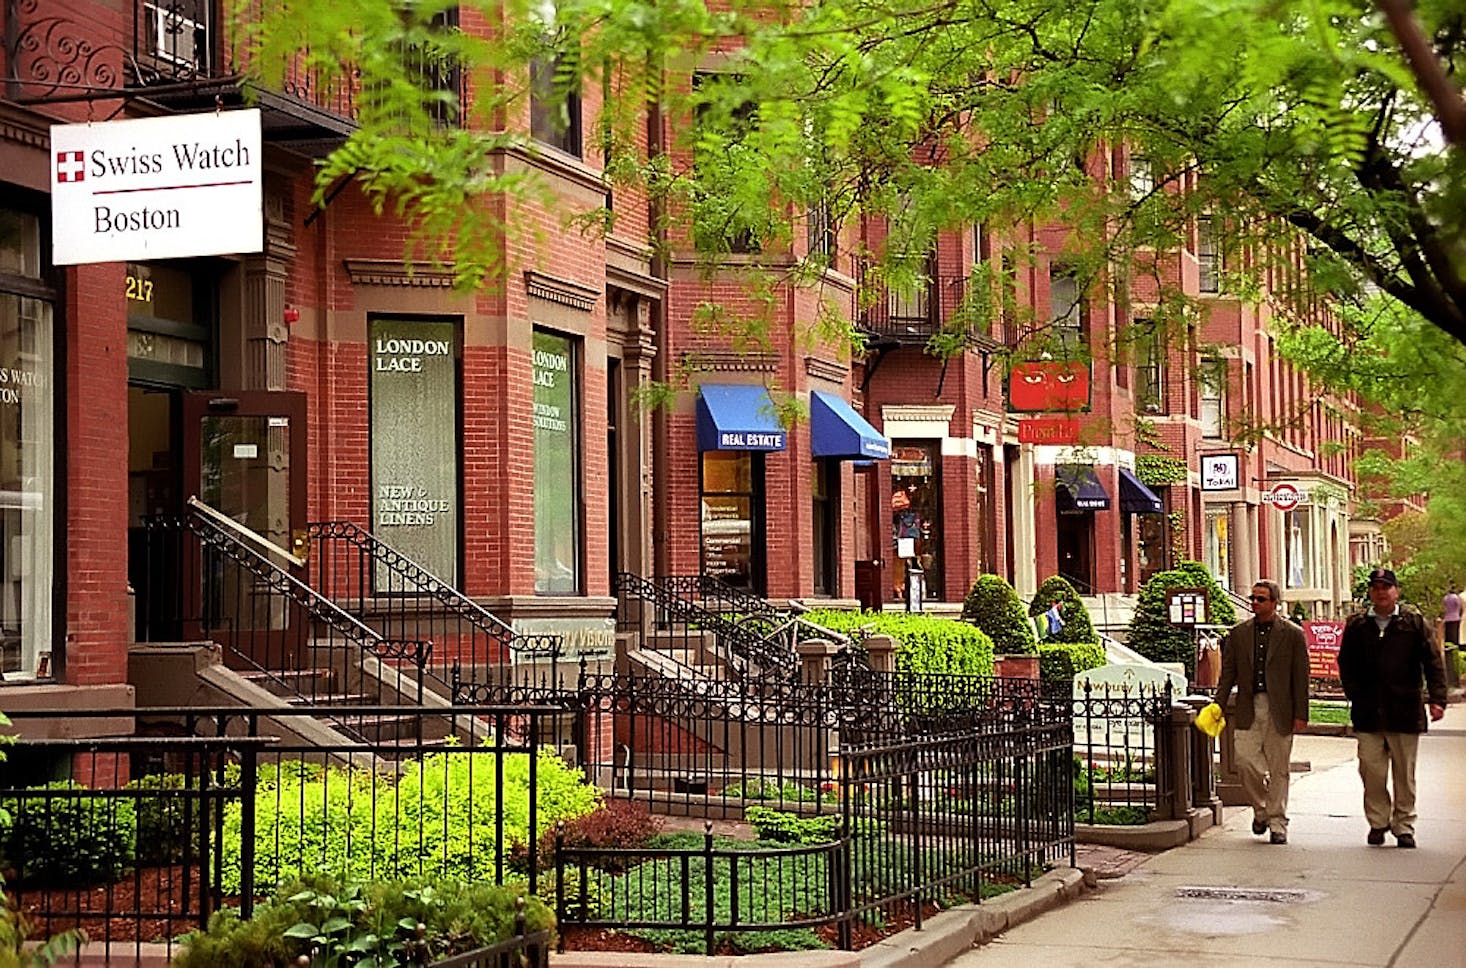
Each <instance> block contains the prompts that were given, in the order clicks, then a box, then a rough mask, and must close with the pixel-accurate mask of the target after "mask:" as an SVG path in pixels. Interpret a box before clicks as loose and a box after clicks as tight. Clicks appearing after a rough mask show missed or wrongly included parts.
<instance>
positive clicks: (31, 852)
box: [4, 780, 137, 887]
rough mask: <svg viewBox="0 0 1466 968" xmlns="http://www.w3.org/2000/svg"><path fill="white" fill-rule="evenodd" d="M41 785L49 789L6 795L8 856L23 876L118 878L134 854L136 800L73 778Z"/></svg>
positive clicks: (58, 880) (40, 879)
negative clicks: (43, 792) (91, 788)
mask: <svg viewBox="0 0 1466 968" xmlns="http://www.w3.org/2000/svg"><path fill="white" fill-rule="evenodd" d="M41 789H44V790H49V791H53V792H52V793H50V794H47V795H40V794H37V795H33V796H26V797H15V798H7V799H6V800H5V802H4V810H6V811H8V812H9V813H10V826H9V828H8V830H7V836H6V847H5V856H6V858H7V860H9V862H10V864H11V866H12V867H14V868H15V870H16V872H17V874H18V876H19V878H20V880H21V881H23V882H26V883H31V884H63V885H66V886H68V887H70V886H72V885H75V884H90V883H94V882H96V881H115V880H116V879H117V878H119V877H121V876H122V874H123V872H124V871H126V870H128V869H129V868H131V867H132V864H133V860H134V858H135V856H136V846H137V820H136V816H135V814H134V810H133V805H132V802H131V801H129V800H122V799H116V798H107V797H101V796H98V795H96V794H94V793H92V792H91V791H89V790H88V789H87V788H86V787H84V786H82V785H81V784H79V783H77V782H75V781H73V780H57V781H55V782H52V783H48V784H46V785H45V786H44V787H42V788H41Z"/></svg>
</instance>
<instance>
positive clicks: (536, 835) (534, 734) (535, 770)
mask: <svg viewBox="0 0 1466 968" xmlns="http://www.w3.org/2000/svg"><path fill="white" fill-rule="evenodd" d="M419 721H420V720H419ZM539 761H540V723H539V716H538V714H537V713H534V712H531V713H530V714H529V892H530V893H531V894H535V893H538V891H539V882H540V865H539V857H540V825H539V800H540V787H539Z"/></svg>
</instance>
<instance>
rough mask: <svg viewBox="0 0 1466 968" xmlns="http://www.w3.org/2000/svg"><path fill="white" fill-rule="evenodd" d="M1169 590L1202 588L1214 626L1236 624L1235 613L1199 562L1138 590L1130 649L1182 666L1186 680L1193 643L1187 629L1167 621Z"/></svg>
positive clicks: (1158, 577)
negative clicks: (1204, 590)
mask: <svg viewBox="0 0 1466 968" xmlns="http://www.w3.org/2000/svg"><path fill="white" fill-rule="evenodd" d="M1172 588H1205V589H1206V590H1207V591H1206V595H1207V601H1208V604H1209V611H1210V613H1211V621H1212V623H1213V624H1215V625H1231V624H1233V623H1234V622H1236V621H1237V610H1236V609H1235V608H1233V607H1232V602H1231V600H1230V599H1228V598H1227V596H1226V593H1225V592H1223V591H1222V587H1221V586H1220V585H1218V584H1217V582H1216V579H1214V578H1212V576H1211V572H1209V571H1207V569H1206V566H1205V565H1203V564H1202V563H1201V562H1199V561H1183V562H1181V564H1180V565H1178V566H1177V567H1176V568H1173V569H1171V570H1169V571H1162V572H1159V573H1157V574H1155V575H1152V576H1151V578H1150V580H1149V581H1147V582H1146V583H1145V584H1144V585H1143V586H1142V587H1141V589H1140V595H1139V598H1138V600H1137V601H1136V604H1135V617H1134V619H1133V620H1132V621H1131V623H1130V642H1129V645H1130V647H1131V648H1132V649H1134V650H1135V651H1136V652H1139V653H1140V654H1141V655H1143V656H1145V657H1146V658H1147V659H1150V660H1151V661H1152V662H1180V663H1182V664H1183V665H1184V666H1185V667H1186V675H1187V677H1188V678H1190V677H1191V676H1194V675H1195V674H1196V642H1195V639H1194V638H1193V637H1192V632H1191V630H1190V629H1188V628H1186V627H1184V626H1175V625H1172V624H1171V623H1170V622H1169V621H1168V616H1167V614H1166V592H1167V591H1168V590H1170V589H1172Z"/></svg>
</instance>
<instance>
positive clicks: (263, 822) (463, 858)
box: [220, 750, 601, 893]
mask: <svg viewBox="0 0 1466 968" xmlns="http://www.w3.org/2000/svg"><path fill="white" fill-rule="evenodd" d="M493 755H494V754H488V753H473V752H450V753H436V754H433V755H431V756H426V757H424V758H423V759H422V760H412V761H409V762H406V763H404V764H402V767H401V769H400V771H399V772H398V773H396V774H394V775H392V776H387V775H383V774H380V773H375V772H372V771H370V770H362V769H343V768H341V767H336V766H329V767H327V766H321V765H319V764H313V763H306V762H303V761H299V760H287V761H285V762H283V763H280V764H279V765H277V766H273V767H265V766H262V767H261V768H260V771H259V777H258V782H257V783H256V787H255V790H256V792H255V818H256V819H255V824H256V827H255V831H251V835H254V834H255V833H256V832H258V836H259V842H258V845H257V846H256V849H255V884H256V885H257V887H258V888H264V889H267V888H268V887H269V886H270V885H272V884H276V883H279V882H281V881H284V880H289V879H291V878H294V877H299V876H301V875H303V874H305V873H307V872H309V871H327V872H330V873H333V874H341V875H356V876H364V875H365V874H366V873H367V872H370V873H371V874H372V875H373V876H375V877H382V878H403V877H415V876H418V875H420V874H426V873H428V872H430V871H431V872H437V873H439V874H440V875H441V876H444V877H448V878H460V879H463V880H465V881H475V880H478V879H482V878H492V877H493V876H494V872H495V868H496V865H497V862H498V858H499V854H500V852H501V851H502V852H504V855H505V858H506V861H507V860H508V859H510V858H512V856H513V854H514V852H515V851H516V850H517V849H518V850H522V849H525V848H526V847H527V845H528V844H530V843H532V842H535V841H538V840H539V838H541V837H543V836H544V834H545V831H547V830H549V829H550V828H552V827H553V826H554V825H555V824H556V823H558V822H560V821H562V820H564V821H569V820H573V819H575V818H576V817H581V816H584V815H585V814H588V813H590V812H591V811H592V810H594V809H595V808H596V807H597V806H598V805H599V804H600V801H601V795H600V792H599V791H598V790H596V789H595V788H594V787H592V786H589V785H587V784H586V782H585V778H584V775H583V774H582V773H581V772H580V771H579V770H576V769H572V768H571V767H569V766H567V765H566V764H565V761H564V760H562V759H560V757H558V756H556V755H555V754H554V753H553V752H551V751H550V750H541V751H540V758H539V763H538V768H537V774H536V780H537V783H538V789H539V802H538V811H539V812H538V814H537V816H536V821H537V823H536V826H537V828H538V829H537V830H535V831H534V832H533V834H531V832H530V830H529V756H528V755H527V754H514V755H509V756H505V757H504V771H503V772H504V788H503V790H502V791H500V790H497V789H496V781H495V775H494V774H495V765H494V761H493V758H492V757H493ZM500 796H502V799H503V839H502V841H501V840H500V839H499V836H498V830H497V826H496V824H497V815H496V803H497V802H498V798H499V797H500ZM240 828H241V820H240V805H239V804H238V803H232V804H230V805H229V806H228V807H227V808H226V812H225V817H224V831H223V837H224V845H223V855H224V863H223V869H222V870H221V872H220V874H221V877H222V878H223V884H224V890H225V892H226V893H235V892H237V891H238V890H239V886H240V878H241V869H240V854H239V845H240V837H241V829H240Z"/></svg>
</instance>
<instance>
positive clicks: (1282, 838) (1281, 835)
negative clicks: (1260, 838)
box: [1267, 830, 1288, 844]
mask: <svg viewBox="0 0 1466 968" xmlns="http://www.w3.org/2000/svg"><path fill="white" fill-rule="evenodd" d="M1267 842H1268V843H1270V844H1286V843H1287V842H1288V834H1287V833H1286V832H1285V831H1282V830H1274V831H1273V832H1272V836H1270V837H1268V839H1267Z"/></svg>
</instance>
